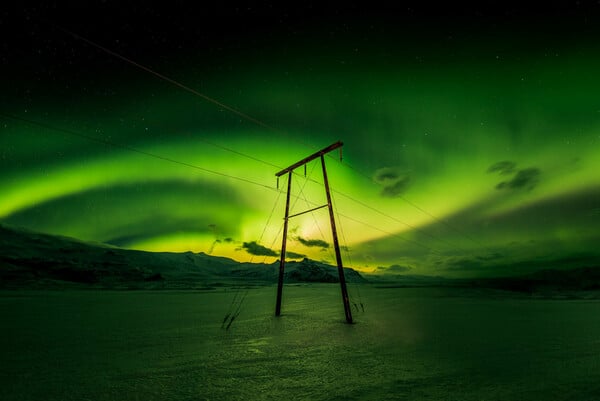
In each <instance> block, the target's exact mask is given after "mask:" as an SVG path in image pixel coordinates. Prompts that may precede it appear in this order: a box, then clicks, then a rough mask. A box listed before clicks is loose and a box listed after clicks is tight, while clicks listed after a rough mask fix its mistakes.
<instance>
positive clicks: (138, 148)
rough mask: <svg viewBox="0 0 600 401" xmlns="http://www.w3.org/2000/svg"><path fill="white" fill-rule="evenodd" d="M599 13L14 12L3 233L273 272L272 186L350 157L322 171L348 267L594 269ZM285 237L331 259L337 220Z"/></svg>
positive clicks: (3, 22)
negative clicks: (29, 232) (321, 160)
mask: <svg viewBox="0 0 600 401" xmlns="http://www.w3.org/2000/svg"><path fill="white" fill-rule="evenodd" d="M599 16H600V5H599V4H598V2H586V3H585V4H581V3H579V2H568V3H567V4H564V3H558V2H549V3H545V5H544V6H543V7H535V8H534V7H533V6H528V7H524V6H523V5H520V4H519V3H518V2H488V3H487V4H486V5H484V6H482V5H481V4H469V3H459V4H457V3H452V5H448V6H445V7H441V8H440V6H439V5H436V4H434V3H426V2H425V3H424V2H418V3H417V2H415V3H414V4H409V5H407V4H406V3H403V6H402V7H397V8H390V7H381V8H376V7H375V6H372V7H371V8H369V9H364V8H359V7H344V8H323V7H322V6H320V5H317V4H314V5H312V6H311V5H310V4H303V5H302V6H301V7H300V6H298V7H296V8H294V7H289V6H277V5H268V6H259V7H248V6H237V5H224V4H219V5H214V4H213V5H202V8H198V7H197V6H196V7H192V6H189V5H185V4H182V3H180V2H168V3H166V4H163V5H161V6H155V5H149V4H145V3H142V2H133V3H132V2H128V4H127V5H123V4H121V3H119V2H92V3H88V2H85V5H84V4H83V2H82V3H81V4H79V5H64V3H63V4H59V3H57V4H52V3H44V4H39V5H35V4H34V3H29V4H28V5H25V6H22V7H21V8H13V9H5V10H4V11H2V13H1V14H0V26H1V27H2V37H3V39H2V41H1V42H0V43H1V46H2V47H1V50H2V51H1V55H0V65H1V68H2V72H3V79H2V80H1V81H0V93H2V95H1V97H0V99H1V104H0V124H1V125H0V130H1V131H0V145H1V152H2V154H1V158H0V164H1V170H0V171H1V173H0V188H1V191H2V193H3V197H2V199H0V221H2V222H4V223H6V224H11V225H15V226H22V227H26V228H30V229H34V230H39V231H43V232H49V233H54V234H60V235H68V236H72V237H76V238H80V239H83V240H91V241H99V242H106V243H111V244H114V245H117V246H123V247H128V248H135V249H146V250H160V251H186V250H192V251H195V252H200V251H202V252H207V253H212V254H215V255H225V256H229V257H233V258H235V259H237V260H252V261H262V260H266V261H272V260H274V259H275V258H276V256H274V255H277V253H278V252H279V247H280V241H281V239H280V238H281V237H280V228H281V225H282V219H281V217H282V215H283V199H284V196H281V191H280V190H279V191H278V190H277V187H276V181H275V177H274V174H275V172H277V171H278V170H279V169H280V168H282V167H285V166H287V165H290V164H292V163H294V162H295V161H297V160H299V159H301V158H303V157H305V156H306V155H308V154H310V153H312V152H314V151H315V150H318V149H320V148H323V147H325V146H327V145H329V144H331V143H333V142H335V141H337V140H341V141H343V142H344V144H345V145H344V160H343V162H342V163H340V162H339V160H336V159H335V158H331V159H328V161H327V162H328V169H329V170H330V179H331V184H332V186H333V188H334V189H335V192H334V201H335V203H336V210H337V211H338V212H339V215H338V216H337V218H338V220H339V224H340V226H341V231H342V233H341V234H342V240H343V241H342V242H343V243H344V245H346V247H345V249H346V248H347V249H348V250H349V253H344V255H343V257H344V259H345V263H346V264H349V265H352V266H353V267H356V268H358V269H361V270H366V271H379V272H388V273H401V274H406V273H415V274H436V275H448V276H474V275H480V276H489V275H504V274H514V273H519V272H523V273H525V272H528V271H532V270H537V269H540V268H546V267H558V268H568V267H579V266H589V265H597V264H598V262H599V259H600V257H599V251H598V250H597V246H596V244H597V243H598V240H600V232H599V230H598V229H597V227H598V226H599V225H598V223H599V221H598V220H599V219H600V179H599V175H598V174H597V171H598V168H599V167H600V164H599V163H600V157H599V156H600V102H599V100H598V95H597V94H598V93H600V78H599V74H598V73H597V71H599V70H600V40H599V39H600V31H599V29H600V28H599V26H600V24H599V23H598V22H599V21H600V19H599V18H598V17H599ZM82 38H84V39H85V40H84V39H82ZM90 41H91V42H93V44H92V43H90ZM101 47H102V48H104V50H103V49H101ZM111 52H112V54H111ZM115 54H118V55H120V56H121V57H123V58H126V59H127V60H129V61H126V60H124V59H123V58H119V57H118V56H115ZM134 62H135V63H136V64H137V66H136V65H134V64H133V63H134ZM140 67H143V68H145V69H150V70H152V71H154V72H155V73H158V74H161V75H162V76H163V77H166V78H168V80H170V81H167V80H165V79H161V78H160V77H158V76H157V75H156V74H153V73H151V72H149V71H147V70H144V69H143V68H140ZM181 85H183V86H185V87H186V88H188V89H192V90H193V91H195V92H196V93H191V92H190V91H188V90H186V89H184V88H182V87H181ZM206 97H210V99H212V100H214V101H210V100H207V98H206ZM215 101H216V102H217V103H220V104H216V103H215ZM231 109H234V110H235V111H237V113H236V112H232V110H231ZM257 159H258V160H257ZM317 167H318V166H316V165H315V164H310V165H308V166H307V176H308V178H309V179H308V180H306V179H305V178H304V174H303V171H300V172H299V173H300V174H299V175H298V176H297V178H294V185H295V186H294V187H293V189H292V194H293V197H292V199H293V203H294V207H293V209H294V210H293V211H296V212H299V211H302V210H304V209H307V208H312V207H314V206H315V205H319V204H321V203H322V202H323V200H324V194H323V190H322V185H321V184H320V183H322V178H321V175H320V170H319V168H317ZM284 185H285V180H284V181H283V182H282V183H280V188H284V187H285V186H284ZM291 229H292V232H291V234H290V245H289V249H290V250H291V251H292V252H294V254H296V255H297V256H299V257H300V256H301V255H306V256H309V257H311V258H313V259H317V260H326V261H329V262H332V261H333V256H332V252H331V247H330V246H329V245H330V243H331V237H330V234H329V231H328V226H327V216H326V214H324V213H322V211H320V212H315V213H313V214H306V215H303V216H302V217H299V218H297V219H295V220H293V221H292V222H291Z"/></svg>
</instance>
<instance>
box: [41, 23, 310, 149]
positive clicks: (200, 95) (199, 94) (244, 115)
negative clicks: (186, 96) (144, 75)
mask: <svg viewBox="0 0 600 401" xmlns="http://www.w3.org/2000/svg"><path fill="white" fill-rule="evenodd" d="M44 22H46V23H48V24H50V25H51V26H53V27H54V28H56V29H58V30H60V31H63V32H64V33H66V34H68V35H70V36H72V37H74V38H75V39H78V40H81V41H83V42H85V43H87V44H88V45H91V46H93V47H95V48H97V49H99V50H102V51H103V52H105V53H107V54H109V55H111V56H113V57H116V58H118V59H120V60H122V61H125V62H126V63H129V64H131V65H133V66H135V67H137V68H139V69H141V70H144V71H146V72H148V73H150V74H152V75H154V76H156V77H158V78H160V79H162V80H163V81H166V82H169V83H171V84H173V85H175V86H177V87H179V88H180V89H183V90H185V91H187V92H189V93H192V94H193V95H195V96H198V97H201V98H202V99H204V100H206V101H208V102H211V103H213V104H216V105H217V106H219V107H222V108H223V109H225V110H228V111H230V112H231V113H233V114H235V115H237V116H239V117H242V118H243V119H245V120H247V121H250V122H252V123H254V124H256V125H259V126H261V127H263V128H266V129H268V130H270V131H272V132H275V133H278V134H282V135H285V136H286V137H287V138H289V139H292V140H293V141H295V142H298V143H301V144H302V145H304V146H307V147H309V148H311V146H310V145H308V144H306V143H304V142H302V141H299V140H298V139H296V138H294V137H292V136H291V135H288V134H287V133H286V132H285V131H283V130H281V129H279V128H276V127H274V126H272V125H269V124H267V123H264V122H263V121H260V120H258V119H256V118H254V117H252V116H249V115H248V114H246V113H244V112H242V111H240V110H238V109H236V108H234V107H231V106H228V105H226V104H225V103H223V102H220V101H219V100H217V99H215V98H213V97H210V96H208V95H206V94H204V93H202V92H199V91H197V90H196V89H193V88H190V87H189V86H187V85H184V84H182V83H181V82H179V81H176V80H174V79H173V78H169V77H167V76H166V75H163V74H161V73H159V72H157V71H154V70H153V69H151V68H149V67H146V66H144V65H142V64H140V63H138V62H136V61H134V60H132V59H130V58H128V57H125V56H123V55H121V54H119V53H117V52H115V51H113V50H110V49H108V48H107V47H104V46H102V45H100V44H98V43H96V42H94V41H92V40H90V39H88V38H86V37H83V36H81V35H79V34H77V33H75V32H73V31H70V30H68V29H66V28H63V27H61V26H59V25H57V24H55V23H53V22H51V21H48V20H44Z"/></svg>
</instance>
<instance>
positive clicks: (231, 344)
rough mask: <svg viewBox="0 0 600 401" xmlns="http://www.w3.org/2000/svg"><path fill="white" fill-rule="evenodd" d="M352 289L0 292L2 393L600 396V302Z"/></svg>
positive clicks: (20, 396)
mask: <svg viewBox="0 0 600 401" xmlns="http://www.w3.org/2000/svg"><path fill="white" fill-rule="evenodd" d="M349 290H350V296H351V297H352V298H353V299H361V300H362V301H363V302H364V304H365V312H364V313H363V312H362V311H360V312H355V313H354V317H355V321H356V324H353V325H348V324H345V323H344V314H343V310H342V302H341V299H340V291H339V286H338V285H336V284H297V285H287V286H285V288H284V299H283V314H282V316H281V317H279V318H276V317H274V316H273V311H274V302H275V287H274V286H268V287H262V288H256V289H251V290H249V291H247V292H246V290H244V289H240V290H238V289H235V288H227V289H220V290H218V291H95V290H87V291H73V290H69V291H1V292H0V321H1V322H2V328H1V329H2V333H3V334H2V341H1V342H0V355H1V359H2V360H1V361H0V380H1V383H2V399H3V400H5V401H13V400H99V401H100V400H124V401H127V400H272V399H281V400H461V401H462V400H550V399H551V400H592V399H600V342H599V341H598V338H600V301H597V300H549V299H535V298H530V297H528V296H525V295H519V296H517V295H515V294H514V293H512V294H511V293H507V292H502V291H494V290H481V289H474V290H465V289H457V288H437V289H435V288H373V287H371V286H368V285H357V284H352V285H350V286H349ZM359 292H360V294H358V293H359ZM244 293H245V294H246V297H245V299H244V302H243V304H242V308H241V310H240V312H241V313H240V315H239V317H238V318H237V319H236V320H235V321H234V323H233V324H232V326H231V327H230V329H229V330H224V329H222V328H221V322H222V320H223V317H224V316H225V314H226V313H227V312H228V310H229V309H230V308H231V305H232V304H233V302H232V301H233V300H234V299H236V297H237V299H241V298H240V297H241V296H242V295H243V294H244Z"/></svg>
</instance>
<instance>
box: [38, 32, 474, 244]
mask: <svg viewBox="0 0 600 401" xmlns="http://www.w3.org/2000/svg"><path fill="white" fill-rule="evenodd" d="M45 22H46V23H49V24H50V25H52V26H53V27H55V28H56V29H59V30H61V31H63V32H65V33H66V34H68V35H70V36H72V37H74V38H75V39H78V40H81V41H83V42H85V43H87V44H89V45H91V46H93V47H96V48H97V49H99V50H102V51H103V52H105V53H107V54H109V55H111V56H113V57H116V58H118V59H120V60H122V61H125V62H126V63H129V64H131V65H133V66H135V67H137V68H139V69H141V70H144V71H146V72H148V73H150V74H152V75H154V76H156V77H158V78H160V79H162V80H164V81H166V82H169V83H171V84H173V85H175V86H177V87H179V88H181V89H183V90H185V91H187V92H189V93H192V94H194V95H196V96H199V97H201V98H203V99H204V100H206V101H209V102H211V103H213V104H215V105H217V106H219V107H222V108H224V109H226V110H228V111H230V112H232V113H234V114H236V115H238V116H240V117H242V118H243V119H246V120H247V121H250V122H252V123H254V124H257V125H259V126H261V127H263V128H266V129H269V130H270V131H272V132H274V133H277V134H282V135H284V136H286V137H287V138H291V139H292V140H294V141H295V142H298V143H301V144H302V145H304V146H306V147H308V148H311V149H314V147H313V146H311V145H309V144H307V143H305V142H303V141H299V140H298V139H296V138H294V137H292V136H290V135H288V134H287V133H286V132H285V131H283V130H281V129H279V128H276V127H274V126H272V125H269V124H266V123H264V122H263V121H261V120H258V119H256V118H254V117H252V116H250V115H248V114H246V113H243V112H241V111H240V110H238V109H236V108H234V107H231V106H228V105H226V104H225V103H223V102H220V101H218V100H217V99H215V98H212V97H210V96H208V95H206V94H204V93H201V92H199V91H197V90H195V89H193V88H190V87H189V86H187V85H184V84H182V83H180V82H179V81H176V80H174V79H172V78H169V77H167V76H165V75H163V74H161V73H159V72H157V71H154V70H153V69H151V68H149V67H146V66H144V65H142V64H140V63H138V62H136V61H134V60H132V59H130V58H128V57H125V56H123V55H121V54H119V53H117V52H115V51H112V50H110V49H108V48H106V47H104V46H102V45H100V44H98V43H96V42H94V41H92V40H90V39H87V38H85V37H83V36H81V35H79V34H77V33H75V32H73V31H70V30H68V29H66V28H63V27H61V26H59V25H57V24H55V23H52V22H50V21H47V20H45ZM205 142H206V143H210V142H208V141H205ZM210 144H211V145H213V146H217V147H220V148H222V149H225V150H228V151H230V152H233V153H236V154H238V155H242V156H244V157H248V158H250V159H253V160H256V161H259V162H261V163H264V164H266V165H270V166H273V167H277V166H275V165H273V164H271V163H269V162H266V161H264V160H261V159H258V158H255V157H253V156H249V155H245V154H243V153H241V152H238V151H235V150H232V149H228V148H226V147H224V146H219V145H216V144H214V143H210ZM342 165H344V166H347V167H348V168H350V169H351V171H354V172H355V173H357V174H359V175H361V176H362V177H364V178H367V179H368V180H369V182H371V183H373V184H377V183H375V182H374V181H373V180H372V179H371V178H370V177H369V176H368V175H366V174H365V173H363V172H361V171H360V170H358V169H356V168H354V167H353V166H351V165H349V164H348V163H342ZM195 168H197V167H195ZM204 170H207V169H204ZM217 174H220V175H223V174H222V173H217ZM238 179H239V178H238ZM259 185H261V184H259ZM263 186H264V185H263ZM265 187H266V186H265ZM338 193H339V194H340V195H342V196H345V197H347V198H349V199H351V200H354V199H352V198H351V197H349V196H347V195H345V194H343V193H340V192H338ZM399 198H400V199H402V200H403V201H404V202H406V203H407V204H409V205H410V206H412V207H414V208H416V209H417V210H419V211H421V212H422V213H424V214H426V215H427V216H429V217H431V218H432V219H434V220H435V221H437V222H439V223H442V224H444V225H445V226H447V227H448V228H451V229H452V230H454V231H455V232H457V233H458V234H460V235H462V236H464V237H465V238H468V239H469V240H471V241H473V242H474V243H476V244H477V245H480V246H483V245H482V244H481V243H480V242H478V241H476V240H475V239H473V238H472V237H470V236H469V235H467V234H466V233H464V232H462V231H460V230H458V229H457V228H456V227H454V226H453V225H451V224H450V223H448V222H446V221H444V220H442V219H440V218H438V217H436V216H434V215H433V214H431V213H429V212H428V211H426V210H425V209H423V208H421V207H419V206H418V205H416V204H415V203H414V202H411V201H409V200H408V199H406V198H405V197H402V196H399ZM354 201H355V202H356V200H354ZM357 203H359V204H362V206H366V207H368V208H369V209H371V210H373V211H375V212H377V213H379V214H381V215H384V216H386V217H388V218H390V219H392V220H394V221H397V222H399V223H401V224H404V225H406V226H408V227H409V228H411V229H415V230H418V231H419V232H421V233H424V234H425V235H427V236H429V237H431V238H434V239H437V240H438V241H441V242H444V243H446V244H448V245H450V246H453V247H456V245H454V244H451V243H449V242H447V241H445V240H441V239H439V238H437V237H435V236H432V235H431V234H428V233H425V232H424V231H422V230H419V229H417V228H416V227H414V226H411V225H409V224H408V223H405V222H403V221H401V220H399V219H396V218H394V217H392V216H390V215H388V214H386V213H383V212H381V211H379V210H377V209H375V208H373V207H371V206H368V205H365V204H364V203H362V202H359V201H358V202H357Z"/></svg>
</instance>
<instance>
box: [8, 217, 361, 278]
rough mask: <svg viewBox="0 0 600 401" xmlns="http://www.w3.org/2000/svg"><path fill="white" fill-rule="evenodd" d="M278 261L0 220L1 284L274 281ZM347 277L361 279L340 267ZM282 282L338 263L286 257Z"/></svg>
mask: <svg viewBox="0 0 600 401" xmlns="http://www.w3.org/2000/svg"><path fill="white" fill-rule="evenodd" d="M278 269H279V262H276V263H273V264H262V263H239V262H237V261H235V260H232V259H228V258H223V257H216V256H210V255H206V254H204V253H193V252H186V253H171V252H160V253H156V252H144V251H134V250H127V249H120V248H116V247H112V246H108V245H104V244H93V243H86V242H82V241H78V240H76V239H72V238H67V237H60V236H54V235H47V234H41V233H36V232H32V231H27V230H23V229H15V228H12V227H7V226H5V225H0V288H47V287H64V286H77V287H81V286H87V287H98V288H202V287H206V286H219V285H228V284H236V285H243V284H247V285H256V284H270V283H275V282H276V281H277V276H278ZM344 271H345V277H346V280H347V281H349V282H363V281H365V279H364V278H363V277H362V276H361V275H360V274H359V273H358V272H357V271H355V270H353V269H350V268H345V269H344ZM285 281H286V282H338V281H339V280H338V276H337V267H334V266H330V265H327V264H323V263H319V262H316V261H313V260H310V259H304V260H302V261H300V262H286V271H285Z"/></svg>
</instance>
